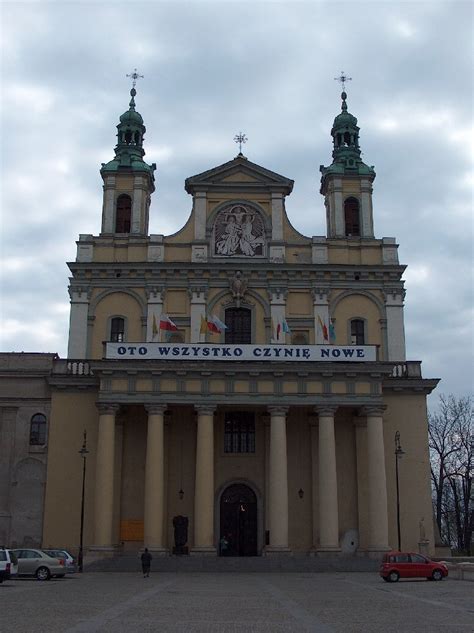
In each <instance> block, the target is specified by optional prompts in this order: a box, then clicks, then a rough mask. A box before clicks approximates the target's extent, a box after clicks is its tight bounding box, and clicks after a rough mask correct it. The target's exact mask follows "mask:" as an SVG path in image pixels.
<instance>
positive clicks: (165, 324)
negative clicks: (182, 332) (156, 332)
mask: <svg viewBox="0 0 474 633" xmlns="http://www.w3.org/2000/svg"><path fill="white" fill-rule="evenodd" d="M160 330H167V331H168V332H176V331H177V330H178V328H177V327H176V324H175V323H173V321H172V320H171V319H170V318H169V316H168V315H167V314H161V315H160Z"/></svg>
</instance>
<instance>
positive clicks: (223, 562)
mask: <svg viewBox="0 0 474 633" xmlns="http://www.w3.org/2000/svg"><path fill="white" fill-rule="evenodd" d="M379 565H380V563H379V561H377V560H373V559H371V558H367V557H359V556H331V557H321V558H320V557H318V556H307V555H272V556H249V557H221V556H155V557H154V558H153V562H152V571H154V572H242V573H248V572H262V573H264V572H326V571H370V572H373V571H377V570H378V568H379ZM140 570H141V563H140V557H139V555H135V554H133V555H131V554H121V555H117V556H114V557H113V558H106V559H100V560H99V559H96V560H94V561H90V562H89V561H87V558H86V559H85V561H84V571H97V572H99V571H100V572H105V571H114V572H121V571H123V572H134V571H136V572H139V571H140Z"/></svg>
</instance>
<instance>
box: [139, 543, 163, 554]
mask: <svg viewBox="0 0 474 633" xmlns="http://www.w3.org/2000/svg"><path fill="white" fill-rule="evenodd" d="M144 549H145V548H142V550H141V551H144ZM148 551H149V552H150V554H152V555H153V556H169V555H170V552H169V550H168V549H166V548H165V547H158V546H156V547H153V545H149V546H148Z"/></svg>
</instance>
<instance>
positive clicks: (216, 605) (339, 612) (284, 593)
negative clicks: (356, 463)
mask: <svg viewBox="0 0 474 633" xmlns="http://www.w3.org/2000/svg"><path fill="white" fill-rule="evenodd" d="M473 598H474V584H473V583H471V582H462V581H456V580H450V579H448V580H443V581H442V582H427V581H425V580H412V581H406V580H405V581H400V582H399V583H395V584H388V583H384V582H383V581H382V579H381V578H379V577H378V576H377V574H374V573H342V572H337V573H301V574H299V573H292V574H289V573H284V574H278V573H272V574H268V573H267V574H259V573H254V574H239V573H234V574H227V573H219V574H216V573H190V574H176V573H155V574H153V573H152V575H151V576H150V578H143V577H142V575H141V574H139V573H137V574H132V573H98V572H96V573H85V574H82V575H79V574H77V575H71V576H67V577H66V578H63V579H53V580H51V581H50V582H39V581H37V580H33V579H17V580H10V581H6V582H4V583H3V584H2V585H0V629H1V630H2V631H15V632H17V631H18V632H19V633H29V632H30V631H31V632H33V631H34V632H35V633H38V632H43V631H48V632H51V633H59V632H61V633H94V632H96V631H97V632H100V633H112V632H113V633H121V632H123V631H127V633H131V632H132V633H133V632H135V631H137V632H140V633H141V632H149V631H159V632H160V633H171V632H173V633H177V632H186V633H198V632H199V633H201V632H206V633H217V632H219V633H220V632H222V633H241V632H244V631H245V632H246V633H247V632H252V633H253V632H255V633H263V632H271V633H280V632H281V633H283V632H285V633H286V632H289V631H292V632H293V631H296V632H301V633H303V632H306V631H311V632H313V633H375V632H377V633H379V632H380V631H389V630H392V631H397V632H398V633H413V632H414V631H416V632H417V633H425V632H426V633H428V632H429V633H432V632H433V631H443V632H444V633H451V632H452V633H454V632H455V633H461V632H462V633H473V632H474V599H473Z"/></svg>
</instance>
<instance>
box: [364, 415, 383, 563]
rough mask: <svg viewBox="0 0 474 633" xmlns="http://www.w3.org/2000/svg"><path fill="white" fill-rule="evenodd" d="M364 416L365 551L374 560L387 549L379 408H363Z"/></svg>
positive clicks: (381, 427)
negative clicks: (366, 535)
mask: <svg viewBox="0 0 474 633" xmlns="http://www.w3.org/2000/svg"><path fill="white" fill-rule="evenodd" d="M364 413H365V415H366V416H367V466H368V486H367V488H368V516H369V530H368V531H369V547H368V551H369V552H372V553H374V556H378V555H379V554H380V552H385V551H387V550H388V549H389V547H388V516H387V479H386V474H385V447H384V440H383V408H382V407H380V408H376V407H366V408H365V409H364Z"/></svg>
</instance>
